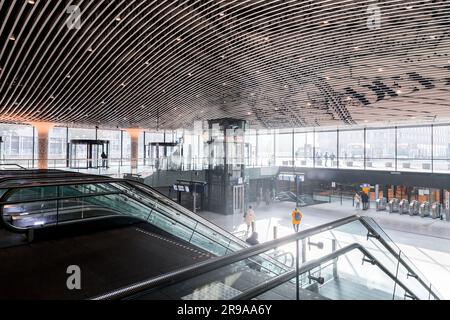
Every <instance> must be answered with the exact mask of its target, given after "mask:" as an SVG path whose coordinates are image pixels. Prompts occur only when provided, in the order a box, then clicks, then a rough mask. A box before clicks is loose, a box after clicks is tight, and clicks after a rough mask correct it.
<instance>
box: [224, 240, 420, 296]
mask: <svg viewBox="0 0 450 320" xmlns="http://www.w3.org/2000/svg"><path fill="white" fill-rule="evenodd" d="M353 250H359V251H360V252H361V253H362V254H364V255H365V256H366V257H368V258H369V259H371V260H372V261H374V264H375V265H377V266H378V267H379V268H380V269H381V270H382V271H383V272H384V273H385V274H386V275H387V276H388V277H389V278H391V279H392V280H393V281H394V282H396V283H397V284H398V285H399V286H400V287H402V288H403V290H405V292H408V294H409V295H410V296H411V297H412V298H414V299H415V300H418V299H419V298H418V297H417V296H416V295H415V294H414V293H413V292H412V291H411V290H409V288H408V287H407V286H406V285H405V284H404V283H403V282H402V281H400V280H399V279H398V278H396V277H395V276H394V275H393V274H392V273H391V272H390V271H389V270H388V269H387V268H386V267H385V266H384V265H383V264H382V263H380V262H379V261H378V260H377V259H376V258H375V257H374V256H373V255H372V254H371V253H370V252H369V251H367V250H366V248H364V247H363V246H362V245H361V244H360V243H353V244H350V245H348V246H346V247H344V248H341V249H338V250H336V251H334V252H332V253H330V254H328V255H326V256H323V257H321V258H319V259H315V260H311V261H308V262H306V263H304V264H303V265H301V266H300V267H299V272H298V273H299V275H301V274H304V273H305V272H308V271H311V270H312V269H315V268H317V267H320V266H321V265H322V264H324V263H327V262H329V261H331V260H334V259H337V258H339V257H340V256H343V255H345V254H347V253H349V252H350V251H353ZM296 275H297V272H296V270H291V271H288V272H286V273H284V274H281V275H279V276H276V277H274V278H272V279H270V280H268V281H266V282H263V283H261V284H258V285H256V286H254V287H252V288H251V289H249V290H247V291H244V292H242V293H240V294H239V295H237V296H234V297H233V298H232V299H231V300H251V299H253V298H256V297H258V296H260V295H262V294H264V293H266V292H268V291H270V290H272V289H275V288H277V287H279V286H280V285H282V284H284V283H286V282H288V281H291V280H292V279H294V278H295V277H296Z"/></svg>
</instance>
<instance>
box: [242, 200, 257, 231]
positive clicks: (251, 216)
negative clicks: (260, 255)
mask: <svg viewBox="0 0 450 320" xmlns="http://www.w3.org/2000/svg"><path fill="white" fill-rule="evenodd" d="M244 219H245V223H246V224H247V234H248V233H249V231H250V228H252V233H253V232H255V231H256V226H255V220H256V215H255V211H254V210H253V208H252V206H249V207H248V210H247V212H246V213H245V215H244Z"/></svg>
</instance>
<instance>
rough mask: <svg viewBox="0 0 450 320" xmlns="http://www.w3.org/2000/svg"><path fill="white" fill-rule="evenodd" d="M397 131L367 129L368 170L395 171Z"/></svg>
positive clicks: (390, 129) (392, 129)
mask: <svg viewBox="0 0 450 320" xmlns="http://www.w3.org/2000/svg"><path fill="white" fill-rule="evenodd" d="M395 145H396V129H395V128H383V129H367V130H366V149H367V150H366V158H367V160H366V161H367V165H366V169H367V170H395V169H396V158H395V152H396V151H395Z"/></svg>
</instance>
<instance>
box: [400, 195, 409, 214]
mask: <svg viewBox="0 0 450 320" xmlns="http://www.w3.org/2000/svg"><path fill="white" fill-rule="evenodd" d="M398 211H399V212H400V214H408V213H409V201H408V200H406V199H403V200H402V201H400V204H399V210H398Z"/></svg>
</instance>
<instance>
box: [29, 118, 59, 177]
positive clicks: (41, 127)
mask: <svg viewBox="0 0 450 320" xmlns="http://www.w3.org/2000/svg"><path fill="white" fill-rule="evenodd" d="M32 125H33V127H34V128H35V129H36V131H37V137H38V168H39V169H48V144H49V141H48V134H49V132H50V130H51V129H52V128H53V127H54V124H52V123H48V122H33V123H32Z"/></svg>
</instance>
